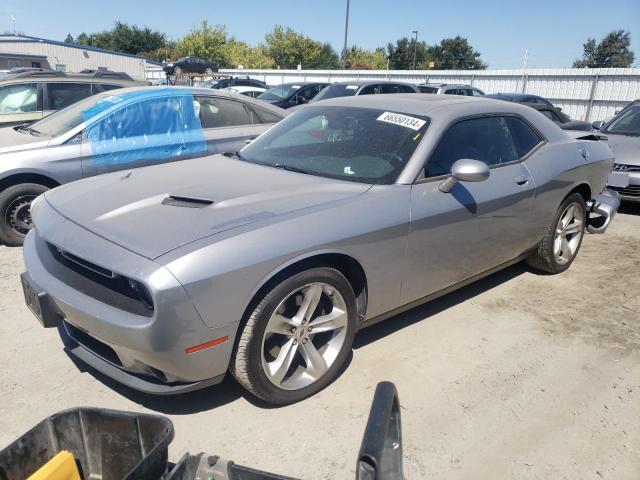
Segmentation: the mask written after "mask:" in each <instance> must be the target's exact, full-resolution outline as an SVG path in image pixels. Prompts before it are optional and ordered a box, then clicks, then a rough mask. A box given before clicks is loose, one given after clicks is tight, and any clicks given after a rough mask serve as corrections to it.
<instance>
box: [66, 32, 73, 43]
mask: <svg viewBox="0 0 640 480" xmlns="http://www.w3.org/2000/svg"><path fill="white" fill-rule="evenodd" d="M64 43H75V40H74V39H73V35H71V34H70V33H67V37H66V38H65V39H64Z"/></svg>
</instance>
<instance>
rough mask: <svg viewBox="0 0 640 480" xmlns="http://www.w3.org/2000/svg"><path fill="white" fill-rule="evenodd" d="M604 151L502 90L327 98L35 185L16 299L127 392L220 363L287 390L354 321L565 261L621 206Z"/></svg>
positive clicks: (309, 376)
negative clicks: (122, 167) (212, 144)
mask: <svg viewBox="0 0 640 480" xmlns="http://www.w3.org/2000/svg"><path fill="white" fill-rule="evenodd" d="M612 165H613V153H612V152H611V149H610V148H609V147H608V145H607V144H606V143H603V142H598V141H587V140H582V141H577V140H572V139H571V138H569V136H568V135H567V134H566V133H565V132H564V131H562V130H561V129H559V128H558V127H557V126H556V125H554V124H553V123H551V122H548V121H547V120H546V119H544V118H543V117H542V115H539V114H538V113H536V112H534V111H533V110H532V109H531V108H528V107H525V106H523V105H518V104H515V103H509V104H506V103H505V102H497V101H490V100H485V99H473V98H464V99H463V98H461V97H456V96H448V95H442V96H436V95H409V94H408V95H380V96H357V97H354V98H334V99H331V100H326V101H323V102H322V103H317V104H313V105H308V106H306V107H304V108H302V109H300V110H298V111H297V112H296V113H294V114H292V115H291V116H289V117H287V118H285V119H284V120H283V121H281V122H280V123H278V124H276V125H275V126H274V127H272V128H271V129H269V130H268V131H267V132H265V133H264V134H263V135H261V136H260V137H258V138H257V139H256V140H254V141H253V142H251V143H250V144H248V145H247V146H246V147H245V148H243V149H242V150H241V151H240V152H237V153H236V154H229V155H218V156H215V157H206V158H199V159H194V160H191V161H189V162H183V163H182V164H178V163H174V164H166V165H159V166H155V167H150V168H145V169H138V170H135V171H133V172H131V173H130V174H129V173H127V174H126V175H122V174H112V175H102V176H100V177H95V178H93V179H88V180H83V181H80V182H74V183H71V184H68V185H64V186H62V187H60V188H57V189H54V190H51V191H50V192H46V193H45V194H44V195H41V196H40V197H38V199H36V201H35V202H34V205H33V208H32V213H33V222H34V227H35V230H33V231H31V232H30V233H29V234H28V235H27V238H26V241H25V246H24V258H25V265H26V270H27V271H26V272H25V273H24V274H23V276H22V281H23V285H24V289H25V298H26V299H27V304H28V305H30V308H31V309H32V310H33V312H34V313H35V315H36V316H37V317H38V318H39V319H40V321H41V322H42V323H43V325H44V326H45V327H59V331H60V332H61V335H62V338H63V340H64V342H65V345H66V349H67V351H68V352H70V353H71V354H72V355H74V356H76V357H78V358H79V359H81V360H82V361H83V362H86V363H87V364H89V365H91V366H92V367H94V368H95V369H97V370H98V371H100V372H102V373H103V374H105V375H107V376H109V377H111V378H113V379H115V380H117V381H118V382H121V383H123V384H125V385H128V386H129V387H132V388H134V389H138V390H141V391H145V392H149V393H154V394H172V393H178V392H184V391H189V390H193V389H197V388H202V387H205V386H207V385H212V384H216V383H219V382H220V381H221V380H222V379H223V377H224V376H225V374H226V372H227V371H228V370H229V371H230V372H231V373H232V374H233V376H234V377H235V378H236V379H237V381H238V382H240V384H242V385H243V386H244V387H245V388H247V389H248V390H249V391H250V392H251V393H253V394H254V395H256V396H257V397H259V398H261V399H263V400H265V401H267V402H270V403H274V404H285V403H290V402H295V401H298V400H301V399H303V398H305V397H308V396H310V395H312V394H314V393H316V392H318V391H319V390H321V389H322V388H324V387H325V386H327V385H328V384H329V383H330V382H331V381H332V380H333V379H334V378H335V377H336V375H337V374H338V373H339V371H340V370H341V369H342V368H343V366H344V363H345V361H346V360H347V358H348V355H349V353H350V351H351V345H352V341H353V338H354V335H355V333H356V331H357V330H358V329H360V328H362V327H366V326H368V325H372V324H374V323H376V322H377V321H379V320H383V319H385V318H388V317H390V316H392V315H394V314H396V313H398V312H401V311H403V310H406V309H408V308H410V307H412V306H414V305H417V304H419V303H422V302H424V301H427V300H430V299H432V298H435V297H438V296H440V295H443V294H445V293H447V292H449V291H452V290H454V289H456V288H458V287H461V286H463V285H466V284H468V283H470V282H471V281H474V280H477V279H478V278H481V277H483V276H485V275H487V274H490V273H492V272H495V271H496V270H498V269H500V268H503V267H505V266H507V265H510V264H512V263H514V262H516V261H519V260H521V259H525V258H526V259H528V261H529V263H530V264H531V265H532V266H533V267H534V268H536V269H539V270H541V271H544V272H548V273H559V272H562V271H564V270H566V269H567V268H569V266H570V265H571V263H572V261H573V260H574V259H575V257H576V255H577V254H578V251H579V248H580V244H581V242H582V238H583V233H584V230H585V227H586V226H587V227H588V229H589V231H592V232H596V231H599V232H602V231H604V230H605V229H606V227H607V225H608V224H609V222H610V220H611V218H612V216H613V215H614V214H615V211H616V209H617V206H618V205H619V200H618V199H617V198H616V197H615V194H613V193H609V192H606V194H599V193H600V192H601V191H603V189H604V188H605V185H606V180H607V175H608V174H609V172H610V171H611V167H612ZM592 207H593V208H592ZM592 215H597V216H598V219H597V221H596V219H595V217H592ZM594 222H595V223H594ZM496 245H499V247H500V248H496Z"/></svg>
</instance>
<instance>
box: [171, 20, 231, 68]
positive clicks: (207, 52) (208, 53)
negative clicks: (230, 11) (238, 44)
mask: <svg viewBox="0 0 640 480" xmlns="http://www.w3.org/2000/svg"><path fill="white" fill-rule="evenodd" d="M176 50H177V52H178V55H180V56H186V55H193V56H197V57H202V58H205V59H207V60H209V61H210V62H212V63H214V64H217V65H220V66H224V65H227V64H228V52H227V30H226V28H225V27H224V25H211V24H209V22H208V21H207V20H203V21H202V23H201V24H200V26H199V27H197V28H194V29H192V30H191V31H190V32H189V33H188V34H186V35H185V36H184V37H182V39H180V40H179V41H178V43H177V45H176Z"/></svg>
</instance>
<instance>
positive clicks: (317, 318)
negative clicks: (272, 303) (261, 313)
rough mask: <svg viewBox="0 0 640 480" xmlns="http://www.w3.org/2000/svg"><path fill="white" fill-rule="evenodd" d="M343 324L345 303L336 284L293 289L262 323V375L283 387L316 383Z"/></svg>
mask: <svg viewBox="0 0 640 480" xmlns="http://www.w3.org/2000/svg"><path fill="white" fill-rule="evenodd" d="M348 323H349V317H348V312H347V307H346V302H345V300H344V298H343V297H342V295H341V294H340V292H339V291H338V290H337V289H336V288H335V287H333V286H332V285H329V284H327V283H323V282H314V283H310V284H307V285H304V286H302V287H300V288H297V289H296V290H294V291H293V292H291V293H290V294H289V295H287V296H286V297H285V298H284V300H282V301H281V302H280V304H279V305H278V306H277V308H276V309H275V310H274V312H273V314H272V315H271V317H270V318H269V321H268V322H267V325H266V328H265V331H264V335H263V338H262V354H261V357H262V368H263V370H264V373H265V375H266V377H267V378H268V379H269V381H270V382H271V383H272V384H273V385H275V386H276V387H278V388H282V389H284V390H298V389H301V388H304V387H307V386H309V385H311V384H312V383H314V382H316V381H317V380H319V379H320V378H321V377H322V376H323V375H324V374H325V373H326V372H327V371H328V370H329V369H330V368H331V366H332V365H333V363H334V362H335V360H336V358H337V357H338V354H339V353H340V351H341V349H342V347H343V345H344V342H345V339H346V335H347V326H348Z"/></svg>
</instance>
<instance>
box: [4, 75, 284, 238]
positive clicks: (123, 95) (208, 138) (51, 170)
mask: <svg viewBox="0 0 640 480" xmlns="http://www.w3.org/2000/svg"><path fill="white" fill-rule="evenodd" d="M285 115H287V113H286V111H285V110H282V109H280V108H278V107H274V106H272V105H269V104H267V103H266V102H261V101H259V100H254V99H252V98H249V97H246V96H244V95H237V94H234V93H229V92H223V91H220V90H211V89H192V88H184V87H179V88H178V87H167V88H158V87H138V88H123V89H118V90H115V91H114V90H111V91H109V92H105V93H100V94H98V95H94V96H92V97H89V98H86V99H84V100H81V101H80V102H78V103H75V104H73V105H71V106H69V107H67V108H65V109H63V110H59V111H58V112H56V113H54V114H52V115H49V116H48V117H46V118H44V119H43V120H40V121H39V122H36V123H33V124H31V125H25V126H22V127H6V128H2V129H0V242H2V243H5V244H7V245H12V246H15V245H21V244H22V241H23V239H24V236H25V234H26V232H27V231H28V230H29V229H30V228H31V215H30V209H29V207H30V205H31V201H32V200H33V199H34V198H35V197H37V196H38V195H39V194H41V193H42V192H44V191H46V190H48V189H49V188H53V187H56V186H58V185H61V184H63V183H67V182H71V181H73V180H78V179H80V178H86V177H89V176H92V175H97V174H102V173H107V172H112V171H115V170H123V169H127V168H133V167H138V166H144V165H153V164H156V163H165V162H170V161H175V160H184V159H186V158H194V157H199V156H204V155H210V154H213V153H221V152H227V151H231V152H233V151H235V150H237V149H239V148H241V147H243V146H244V143H245V141H246V140H248V139H253V138H255V137H257V136H258V135H260V134H261V133H262V132H264V131H265V130H267V129H268V128H269V127H270V126H271V125H272V124H273V123H275V122H277V121H279V120H280V119H282V118H283V117H284V116H285Z"/></svg>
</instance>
